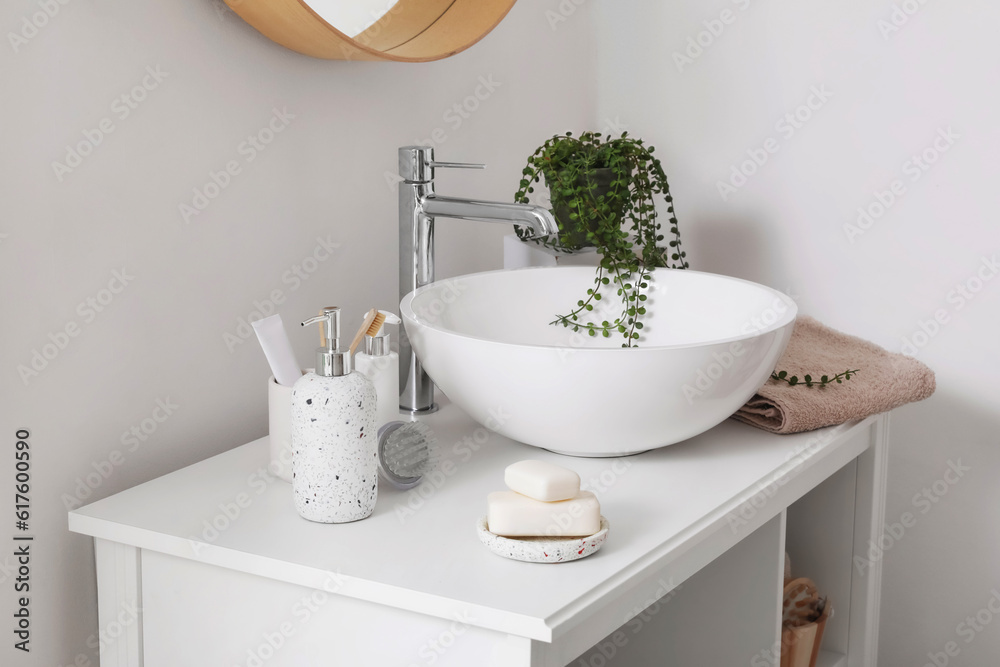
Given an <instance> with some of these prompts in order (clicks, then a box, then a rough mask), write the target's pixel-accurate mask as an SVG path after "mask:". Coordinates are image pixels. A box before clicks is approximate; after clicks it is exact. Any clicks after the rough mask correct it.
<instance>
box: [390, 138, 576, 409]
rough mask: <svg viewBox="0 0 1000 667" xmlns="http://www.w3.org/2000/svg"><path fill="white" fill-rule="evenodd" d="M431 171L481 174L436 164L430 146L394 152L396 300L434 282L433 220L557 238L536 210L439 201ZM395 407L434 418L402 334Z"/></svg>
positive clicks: (550, 221)
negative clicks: (496, 225)
mask: <svg viewBox="0 0 1000 667" xmlns="http://www.w3.org/2000/svg"><path fill="white" fill-rule="evenodd" d="M435 167H442V168H443V167H449V168H456V169H485V168H486V165H483V164H463V163H458V162H435V161H434V149H433V148H431V147H430V146H404V147H403V148H400V149H399V175H400V177H401V178H402V182H401V183H400V184H399V298H400V299H401V300H402V298H403V297H404V296H406V295H407V294H409V293H410V292H412V291H413V290H415V289H417V288H418V287H423V286H424V285H427V284H429V283H432V282H434V218H436V217H444V218H457V219H460V220H485V221H487V222H506V223H510V224H522V225H525V226H526V227H529V228H531V230H532V235H533V237H535V238H541V237H545V236H550V235H553V234H556V233H558V231H559V227H558V225H556V221H555V218H553V217H552V214H551V213H550V212H549V211H548V210H546V209H544V208H542V207H541V206H529V205H527V204H512V203H502V202H491V201H478V200H474V199H459V198H456V197H442V196H440V195H438V194H436V193H435V192H434V169H435ZM399 359H400V365H399V386H400V394H399V407H400V409H401V410H407V411H409V412H411V413H413V414H427V413H430V412H434V411H435V410H436V409H437V406H436V405H435V404H434V383H433V382H431V379H430V378H429V377H428V376H427V373H426V372H424V369H423V365H422V364H421V363H420V360H419V359H417V355H416V354H415V353H414V352H413V348H412V346H411V345H410V340H409V338H408V337H407V335H406V332H405V331H402V332H401V335H400V337H399Z"/></svg>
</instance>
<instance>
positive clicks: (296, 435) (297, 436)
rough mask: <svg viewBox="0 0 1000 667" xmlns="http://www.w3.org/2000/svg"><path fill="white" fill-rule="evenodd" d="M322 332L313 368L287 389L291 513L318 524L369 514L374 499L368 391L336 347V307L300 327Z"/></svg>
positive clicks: (370, 393)
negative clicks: (323, 341)
mask: <svg viewBox="0 0 1000 667" xmlns="http://www.w3.org/2000/svg"><path fill="white" fill-rule="evenodd" d="M308 324H321V325H323V326H325V327H326V332H325V333H326V335H325V339H326V345H325V346H324V347H320V348H317V350H316V370H315V371H310V372H308V373H306V374H305V375H303V376H302V377H301V378H299V379H298V380H296V382H295V384H294V385H293V386H292V452H293V455H292V492H293V495H294V496H295V509H296V511H298V513H299V515H300V516H302V517H303V518H305V519H308V520H310V521H317V522H320V523H347V522H349V521H357V520H359V519H364V518H365V517H367V516H369V515H370V514H371V513H372V511H374V509H375V502H376V500H377V498H378V477H377V475H378V461H377V457H378V441H377V438H376V436H377V433H376V421H375V400H376V399H375V386H374V385H373V384H372V382H371V380H369V379H368V378H367V377H365V376H364V375H362V374H361V373H357V372H353V369H352V363H351V353H350V351H349V350H346V349H343V350H342V349H340V308H324V309H323V314H322V315H319V316H317V317H313V318H311V319H308V320H306V321H305V322H303V323H302V326H306V325H308Z"/></svg>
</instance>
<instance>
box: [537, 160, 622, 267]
mask: <svg viewBox="0 0 1000 667" xmlns="http://www.w3.org/2000/svg"><path fill="white" fill-rule="evenodd" d="M614 180H615V173H614V170H612V169H611V168H609V167H602V168H599V169H594V170H593V171H591V172H590V173H589V175H587V174H581V175H580V176H579V177H577V184H578V185H586V184H587V183H588V182H589V183H593V184H595V185H596V187H595V189H594V190H593V192H592V196H593V198H594V201H595V202H596V200H597V199H598V198H599V197H601V196H602V195H606V194H608V193H609V192H610V191H611V183H612V182H613V181H614ZM549 192H550V193H551V192H552V190H551V188H549ZM551 199H552V215H553V216H555V219H556V222H557V223H558V224H559V229H560V230H561V231H560V234H559V245H560V246H562V247H564V248H567V249H571V250H574V249H579V248H592V247H594V243H593V241H590V240H588V239H587V233H588V232H593V231H595V230H596V225H597V222H596V221H595V220H592V219H580V218H578V219H576V220H573V219H571V218H570V207H569V204H568V203H567V202H566V201H565V200H564V199H563V198H561V197H559V196H556V195H554V194H552V196H551ZM619 208H620V210H616V211H615V213H616V215H617V218H618V220H622V219H624V217H625V204H624V202H623V203H622V205H621V206H620V207H619Z"/></svg>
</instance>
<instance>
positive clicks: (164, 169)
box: [0, 0, 596, 665]
mask: <svg viewBox="0 0 1000 667" xmlns="http://www.w3.org/2000/svg"><path fill="white" fill-rule="evenodd" d="M62 1H63V2H65V1H66V0H62ZM53 4H54V3H53ZM54 6H56V7H58V10H59V11H58V13H57V14H56V15H55V16H54V17H53V18H51V19H50V20H49V21H48V24H47V25H45V26H44V27H43V28H42V29H40V30H38V31H37V35H34V36H32V37H31V38H30V39H28V40H27V43H26V44H18V48H17V50H15V48H14V45H13V44H12V43H11V42H10V38H9V36H6V35H7V34H8V32H13V33H18V32H20V31H21V30H22V28H23V24H22V20H23V19H24V17H29V20H30V17H31V15H32V14H34V13H36V12H38V11H39V7H38V5H37V4H36V2H35V0H10V1H8V2H5V3H4V4H3V7H2V8H0V28H2V31H0V32H2V33H3V34H4V35H5V38H4V40H3V43H2V44H0V77H2V78H0V80H2V82H3V93H2V96H3V101H2V103H0V117H2V119H3V123H2V130H0V141H2V144H0V156H2V157H0V205H2V207H3V208H2V215H0V285H2V289H0V299H2V302H0V311H2V312H3V315H2V320H0V321H2V323H3V324H2V341H3V345H2V348H0V368H2V369H3V380H2V382H0V392H2V393H0V406H2V407H0V443H2V447H0V451H2V452H3V455H2V459H3V460H2V461H0V470H2V471H3V472H2V474H0V479H2V482H0V491H2V493H0V497H2V498H3V499H4V500H3V503H4V504H3V505H2V507H3V510H4V516H5V521H8V520H9V521H10V522H11V524H12V523H13V518H12V517H11V516H10V514H11V513H12V512H13V508H11V507H10V505H11V502H12V495H13V494H12V490H11V482H12V475H13V472H12V468H13V459H12V451H13V441H14V432H15V429H16V428H19V427H26V428H29V429H30V430H31V433H32V436H31V442H32V444H33V447H34V449H33V453H34V460H33V466H34V467H33V470H34V487H33V489H32V502H33V517H32V520H31V532H32V533H33V534H34V535H35V536H36V542H35V544H34V549H35V556H34V561H33V570H32V576H33V580H32V590H31V605H32V606H31V609H32V613H33V633H34V634H33V642H32V645H31V647H32V652H31V654H30V656H24V655H23V654H20V653H19V652H16V651H14V650H13V649H12V647H11V644H12V642H11V641H10V634H9V632H8V631H6V630H5V635H4V636H5V637H6V639H5V640H4V641H3V642H2V649H0V656H3V657H0V663H4V664H30V665H68V664H70V663H71V662H72V661H74V660H75V659H77V656H78V655H81V654H82V655H83V658H82V660H89V661H91V664H93V662H94V661H95V660H96V652H95V651H94V650H93V648H92V646H88V638H89V637H91V636H92V635H93V634H94V633H95V632H97V630H98V628H97V618H96V587H95V582H94V574H93V572H94V562H93V556H92V546H91V540H90V538H87V537H83V536H79V535H74V534H70V533H69V532H67V530H66V511H65V507H64V502H63V500H62V497H63V495H64V494H70V495H73V494H74V493H75V489H76V488H77V486H78V482H77V480H78V479H83V480H86V478H87V475H88V474H89V473H93V472H94V471H95V466H97V467H98V468H100V467H102V466H103V465H107V463H106V462H107V461H108V457H109V456H111V453H112V452H113V451H115V450H119V451H120V452H121V455H122V458H123V459H124V460H122V459H120V458H115V461H117V462H118V463H119V465H116V466H113V468H114V469H113V471H112V472H111V474H110V475H109V476H108V477H107V479H102V478H100V476H98V477H95V478H92V481H95V480H96V481H97V482H99V484H96V486H97V488H96V489H94V490H93V491H92V493H91V495H90V496H89V497H88V498H86V500H85V501H84V502H91V501H93V500H95V499H99V498H102V497H105V496H108V495H111V494H114V493H116V492H119V491H122V490H123V489H127V488H129V487H131V486H134V485H136V484H138V483H141V482H144V481H146V480H149V479H152V478H155V477H158V476H160V475H163V474H165V473H167V472H169V471H172V470H175V469H177V468H180V467H182V466H185V465H188V464H191V463H194V462H196V461H199V460H202V459H204V458H206V457H209V456H211V455H214V454H217V453H219V452H222V451H224V450H226V449H229V448H231V447H234V446H236V445H239V444H242V443H244V442H247V441H249V440H251V439H254V438H257V437H259V436H262V435H264V433H265V431H266V389H265V381H266V377H267V375H268V372H267V365H266V362H265V360H264V358H263V355H262V354H261V352H260V349H259V347H258V345H257V343H256V341H255V340H254V339H252V338H251V339H249V340H247V341H246V342H244V343H242V344H236V345H234V346H233V347H234V349H233V351H230V350H229V349H228V347H227V343H226V341H225V340H224V334H226V333H229V334H235V333H236V331H237V324H238V320H239V318H246V317H247V316H248V315H250V313H251V312H252V311H253V310H254V302H255V301H261V300H264V299H267V298H269V295H270V294H271V292H272V291H273V290H280V291H281V295H280V296H281V297H282V298H283V299H284V302H283V303H282V304H281V306H280V308H279V312H280V313H281V314H282V316H283V318H284V320H285V322H286V324H294V322H296V321H298V320H300V319H302V318H304V317H307V316H309V315H311V314H314V313H315V312H316V310H317V309H318V308H320V307H321V306H323V305H327V304H330V303H336V304H339V305H341V306H343V307H345V308H346V309H347V313H348V314H349V316H348V317H347V319H346V325H347V329H349V330H350V331H353V330H354V328H356V327H357V326H358V324H359V323H360V319H361V314H362V312H363V311H364V310H367V309H368V308H370V307H371V306H374V305H377V306H381V307H390V308H391V307H393V306H394V305H395V304H396V302H397V294H396V290H397V287H396V285H397V282H396V265H397V255H396V247H397V246H396V235H397V212H396V207H397V204H396V195H395V189H394V186H391V183H387V181H386V179H385V175H386V174H387V173H388V174H394V173H395V170H396V148H397V147H398V146H402V145H407V144H411V143H414V142H418V141H419V142H423V140H426V139H428V138H430V137H431V136H432V132H433V131H434V130H435V129H436V128H441V129H442V130H443V133H444V137H445V140H444V141H443V142H441V143H439V145H438V156H439V157H440V158H442V159H446V160H458V161H463V160H464V161H482V162H486V163H488V164H489V170H488V171H486V172H456V173H444V174H442V175H441V177H440V179H439V181H440V188H441V191H442V192H446V193H453V194H458V195H468V196H478V197H484V198H499V199H503V200H508V201H509V200H511V198H512V196H513V194H514V192H515V190H516V189H517V182H518V180H519V178H520V169H521V167H522V166H523V159H524V158H525V157H526V156H527V155H528V154H530V153H531V152H532V150H533V149H534V148H535V147H536V146H537V145H538V144H540V143H541V142H542V141H543V140H544V139H545V138H546V137H548V136H550V135H551V134H553V133H555V132H557V131H560V130H564V129H567V128H580V127H584V126H586V125H587V124H588V123H589V121H590V120H591V118H593V117H594V115H595V110H594V103H593V101H594V99H595V81H596V80H595V77H594V74H593V73H594V69H595V65H594V63H593V55H592V51H593V49H592V39H591V30H590V25H589V22H588V20H587V18H586V17H585V15H584V13H582V12H581V13H579V14H577V15H575V16H573V17H572V20H569V21H566V22H564V23H561V24H560V25H559V26H558V29H557V30H554V31H553V30H552V29H551V27H550V24H549V22H548V20H547V19H546V17H545V13H544V12H545V10H546V9H548V8H549V7H548V3H546V2H531V1H524V2H520V3H518V5H517V6H516V7H515V8H514V9H513V11H512V12H511V14H510V15H509V17H508V18H507V19H506V20H505V21H504V22H503V23H502V24H501V25H500V26H499V28H498V29H497V30H496V31H494V33H493V34H491V35H490V36H488V37H487V38H486V39H485V40H484V41H483V42H481V43H480V44H478V45H477V46H475V47H474V48H473V49H471V50H470V51H467V52H465V53H463V54H460V55H458V56H457V57H454V58H451V59H448V60H445V61H441V62H437V63H430V64H424V65H405V64H397V63H384V64H383V63H378V64H375V63H371V64H365V63H347V62H327V61H321V60H313V59H309V58H306V57H304V56H299V55H298V54H295V53H292V52H290V51H286V50H285V49H283V48H281V47H279V46H277V45H274V44H272V43H271V42H269V41H267V40H265V39H264V38H262V37H260V36H259V35H258V34H257V33H256V32H254V31H253V30H252V29H251V28H250V27H249V26H248V25H246V24H245V23H244V22H243V21H242V20H240V19H239V18H238V17H237V16H235V15H234V14H232V13H231V12H230V11H229V10H228V9H226V8H225V6H224V5H223V4H222V3H221V2H218V1H215V2H212V1H209V0H198V1H188V2H135V1H132V2H129V1H127V0H71V1H69V2H68V3H67V4H60V5H55V4H54ZM29 34H31V33H30V32H29ZM147 66H150V67H153V68H154V69H155V68H157V67H158V68H160V70H161V71H162V72H164V73H166V76H165V78H163V79H162V81H160V82H159V83H158V84H157V85H156V87H155V89H153V90H150V91H148V93H146V94H144V95H143V94H142V93H140V96H143V97H145V99H144V100H143V101H142V102H141V103H140V104H138V105H137V108H135V109H134V110H129V115H128V117H123V116H124V111H123V109H124V107H123V106H121V105H122V104H123V103H121V102H120V103H118V104H117V105H115V106H112V104H113V100H115V99H116V98H118V97H120V96H121V95H123V94H129V91H131V90H132V88H133V87H134V86H136V85H137V84H140V83H141V82H142V80H143V78H144V76H145V70H146V68H147ZM491 79H492V81H493V82H495V85H496V86H497V87H495V88H494V89H493V90H492V92H490V91H489V90H488V89H487V88H484V87H482V86H481V84H480V81H481V80H491ZM147 84H149V86H150V87H151V88H152V86H153V84H154V80H153V79H152V78H149V79H147ZM477 89H478V91H479V94H480V95H481V96H483V97H485V98H486V99H484V100H482V101H481V102H480V103H479V105H478V109H476V110H475V111H474V112H473V113H471V114H468V117H467V118H462V117H460V116H458V115H456V114H455V112H453V111H449V110H450V109H451V107H452V105H453V104H456V103H458V104H462V103H463V101H464V100H465V99H466V98H467V97H468V96H470V95H475V94H476V92H477ZM487 95H488V96H487ZM469 106H476V104H475V101H472V102H469ZM275 108H276V109H278V110H285V109H287V111H288V113H290V114H293V115H294V119H291V120H290V121H289V123H288V126H287V127H286V128H284V129H283V130H282V131H281V132H280V133H279V134H277V135H276V136H275V138H274V141H273V143H271V144H270V145H268V146H267V147H266V149H265V150H264V151H263V152H260V153H259V154H258V155H257V156H256V157H255V159H254V160H253V161H252V162H250V161H248V160H247V158H248V157H249V155H247V154H244V153H241V152H240V150H239V146H240V144H241V142H243V141H244V140H245V139H246V137H247V136H248V135H249V134H251V133H253V134H256V133H257V132H258V131H259V130H261V129H262V128H264V127H266V126H267V124H268V123H269V121H270V119H271V118H272V109H275ZM102 119H108V121H107V122H106V123H105V127H113V131H112V132H111V133H110V134H107V135H106V136H105V137H104V138H103V140H102V141H101V142H100V144H99V145H98V146H97V147H96V148H95V149H94V150H93V152H92V153H91V154H90V155H88V156H86V157H85V158H84V159H83V160H82V163H81V164H80V165H79V166H77V167H76V168H75V169H73V170H72V172H71V173H68V174H62V176H63V178H62V180H61V181H60V180H59V179H58V177H57V175H56V173H55V171H54V169H53V167H52V164H51V163H52V162H53V161H60V162H62V161H64V159H65V152H66V146H67V145H68V144H76V143H77V142H79V141H81V140H83V139H84V136H83V134H82V133H83V132H84V131H88V130H93V129H94V128H98V127H99V126H100V122H101V121H102ZM459 121H460V122H459ZM280 125H281V123H280V122H276V126H280ZM92 136H95V137H96V135H93V133H92ZM440 136H441V135H440V134H439V135H438V137H440ZM230 160H235V161H236V163H237V166H238V167H239V168H240V173H239V174H237V175H236V176H235V177H233V178H232V179H231V182H230V184H229V185H228V187H226V188H225V189H224V190H222V192H221V194H220V195H219V196H218V197H217V198H215V199H214V200H212V201H211V203H210V204H209V206H208V207H207V208H206V209H205V210H204V211H203V212H202V213H200V215H197V216H195V217H193V218H192V219H191V221H190V223H186V222H185V221H184V220H183V218H182V215H181V214H180V212H179V209H178V207H179V205H180V204H182V203H185V202H186V203H189V204H190V203H191V201H192V197H193V194H192V189H193V188H195V187H203V186H204V185H205V183H206V182H208V180H209V172H210V171H219V170H221V169H224V168H225V165H226V163H227V161H230ZM506 231H507V230H506V229H504V228H502V227H500V226H496V227H491V226H488V225H481V224H478V223H462V222H445V223H443V224H441V225H440V227H439V233H438V258H439V264H438V267H439V276H441V277H446V276H450V275H456V274H460V273H468V272H472V271H477V270H485V269H491V268H499V267H500V266H502V258H501V236H502V234H503V233H504V232H506ZM318 237H321V238H323V239H329V242H331V243H339V244H341V245H340V247H339V249H338V250H336V252H335V253H334V254H333V256H332V257H330V258H329V259H326V261H323V262H317V263H316V264H315V265H313V264H310V263H309V262H307V263H306V264H307V267H306V268H314V269H315V271H314V273H312V274H310V276H309V278H308V280H306V281H304V282H300V283H298V284H297V283H296V282H295V279H294V278H292V277H291V276H292V275H293V274H292V273H288V274H287V275H288V278H283V276H285V275H286V272H291V271H293V267H295V266H296V265H300V266H301V265H302V264H303V260H306V258H308V257H310V256H312V254H313V251H314V249H315V248H316V247H317V240H316V239H317V238H318ZM319 255H320V256H321V257H325V253H324V252H323V251H322V250H321V251H320V252H319ZM116 270H118V271H124V272H125V274H126V281H127V285H126V286H125V287H124V289H122V286H121V285H120V284H119V283H118V282H114V283H113V285H112V287H114V288H115V289H116V290H119V291H120V293H119V294H116V295H113V298H112V299H111V300H110V302H109V303H106V305H105V306H101V308H102V310H101V312H97V311H96V310H93V309H92V308H91V307H90V306H87V305H86V300H87V299H88V298H95V299H100V298H104V299H105V301H106V302H107V300H108V298H109V297H111V296H112V294H111V292H110V291H104V292H102V290H105V289H106V287H107V285H108V283H109V281H111V280H112V278H113V272H114V271H116ZM81 303H84V305H83V306H82V307H79V308H78V304H81ZM98 305H100V304H98ZM67 325H70V329H71V331H73V332H74V333H76V335H75V337H73V338H71V339H67V341H65V342H66V345H65V349H62V350H58V351H57V350H56V348H50V349H49V350H48V352H49V353H50V356H54V358H53V359H51V360H50V361H49V362H48V365H47V367H46V368H44V370H42V371H41V372H40V373H39V374H38V375H37V376H29V377H28V378H27V381H26V382H25V381H22V378H21V376H20V375H19V372H18V370H17V369H18V366H19V365H23V366H26V367H30V364H31V358H32V354H33V351H34V350H38V351H39V352H43V346H45V345H46V344H47V343H49V342H50V341H49V336H50V334H52V335H53V336H54V337H55V338H56V339H57V340H60V339H61V338H62V337H61V335H59V333H58V332H61V331H64V330H65V328H66V326H67ZM73 325H76V327H78V328H73ZM289 328H290V329H291V327H289ZM291 333H292V335H293V336H294V341H295V347H296V351H297V353H298V354H299V357H300V359H301V360H302V361H303V362H305V361H306V360H307V359H308V358H309V356H310V354H311V350H312V349H313V348H314V347H315V345H316V342H315V341H316V340H317V338H316V336H317V332H315V331H309V332H302V331H301V330H299V329H298V327H295V329H294V330H292V331H291ZM56 351H57V354H54V353H55V352H56ZM40 365H41V362H39V366H40ZM157 400H162V401H164V402H166V401H169V402H171V403H173V404H175V405H176V406H178V407H176V408H175V409H173V414H172V415H171V416H169V418H167V419H166V421H164V422H163V423H162V424H158V425H157V428H156V430H155V432H154V433H152V434H151V435H149V436H145V435H144V437H146V438H147V439H146V440H145V441H144V442H138V441H134V440H130V439H129V440H127V441H126V442H127V443H131V444H123V442H122V440H121V439H122V437H123V434H125V433H126V432H127V431H128V430H129V429H130V428H132V427H140V428H141V426H142V424H143V422H144V420H146V422H145V424H146V427H147V429H150V430H151V427H152V426H153V424H154V423H155V422H153V421H149V420H150V419H151V418H152V417H153V416H154V415H156V416H159V417H163V416H164V414H165V413H164V412H162V411H160V412H155V409H156V407H157ZM130 437H131V436H129V438H130ZM130 449H132V450H134V451H130ZM83 488H84V489H86V487H83ZM81 495H82V493H81ZM8 525H10V524H5V528H4V530H3V531H2V532H3V534H4V535H7V534H8V532H13V527H12V526H11V528H9V529H8V528H7V526H8ZM4 539H5V542H4V546H3V548H2V549H0V554H2V555H0V580H2V583H0V590H2V591H3V592H2V594H0V598H2V603H0V609H2V610H4V611H3V614H4V616H5V617H7V618H8V621H7V622H5V623H4V626H3V627H4V628H7V627H8V626H10V625H11V623H10V619H9V617H8V616H7V614H8V611H12V609H13V592H12V590H11V587H12V581H11V579H10V574H9V570H8V569H7V568H9V566H10V565H11V564H12V561H13V559H12V558H11V557H10V556H9V555H8V554H9V553H10V551H11V550H10V549H8V545H9V544H10V542H9V538H4ZM5 559H6V560H5ZM15 660H16V661H17V662H16V663H15V662H14V661H15ZM80 664H84V663H82V662H81V663H80Z"/></svg>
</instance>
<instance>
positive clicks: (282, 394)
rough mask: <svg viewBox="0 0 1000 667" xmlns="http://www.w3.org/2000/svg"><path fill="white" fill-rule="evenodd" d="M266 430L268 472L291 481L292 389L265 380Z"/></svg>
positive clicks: (275, 381)
mask: <svg viewBox="0 0 1000 667" xmlns="http://www.w3.org/2000/svg"><path fill="white" fill-rule="evenodd" d="M267 430H268V437H269V439H270V441H271V465H270V470H271V472H272V473H273V474H275V475H277V476H278V477H279V478H280V479H283V480H285V481H286V482H289V483H291V481H292V388H291V387H285V386H283V385H280V384H278V382H277V380H275V379H274V377H273V376H272V377H269V378H268V379H267Z"/></svg>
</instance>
